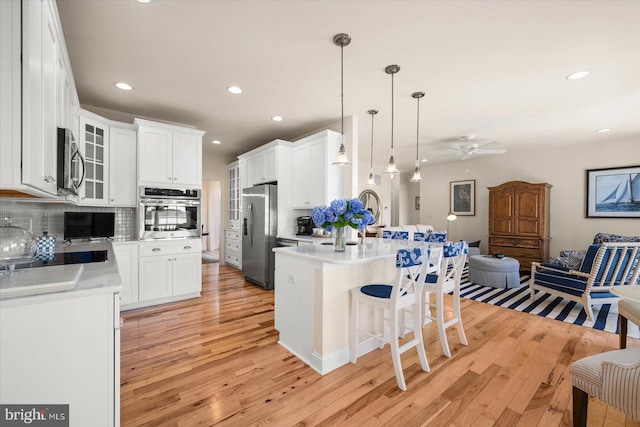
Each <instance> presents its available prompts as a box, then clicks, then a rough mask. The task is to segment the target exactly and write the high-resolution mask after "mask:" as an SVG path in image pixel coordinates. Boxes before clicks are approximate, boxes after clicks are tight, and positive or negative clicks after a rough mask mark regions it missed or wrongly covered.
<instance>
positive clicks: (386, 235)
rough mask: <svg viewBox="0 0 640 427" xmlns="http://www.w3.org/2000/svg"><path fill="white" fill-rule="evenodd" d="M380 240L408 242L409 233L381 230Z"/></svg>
mask: <svg viewBox="0 0 640 427" xmlns="http://www.w3.org/2000/svg"><path fill="white" fill-rule="evenodd" d="M382 238H383V239H393V240H409V232H408V231H391V230H382Z"/></svg>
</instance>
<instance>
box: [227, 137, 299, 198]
mask: <svg viewBox="0 0 640 427" xmlns="http://www.w3.org/2000/svg"><path fill="white" fill-rule="evenodd" d="M290 146H291V143H290V142H288V141H282V140H279V139H276V140H274V141H271V142H270V143H268V144H265V145H263V146H262V147H258V148H256V149H255V150H251V151H249V152H248V153H244V154H242V155H240V156H238V159H240V175H241V177H242V178H241V184H242V185H244V186H243V187H242V188H247V187H251V186H253V185H259V184H264V183H267V182H276V181H278V175H279V173H280V171H279V168H280V167H282V162H281V159H280V157H281V154H282V152H283V150H290V148H289V147H290Z"/></svg>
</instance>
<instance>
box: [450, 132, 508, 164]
mask: <svg viewBox="0 0 640 427" xmlns="http://www.w3.org/2000/svg"><path fill="white" fill-rule="evenodd" d="M462 139H463V140H464V143H463V144H462V145H450V146H449V148H450V149H452V150H456V151H457V153H455V154H449V155H448V156H458V157H459V158H460V160H466V159H468V158H470V157H473V156H477V155H481V154H504V153H506V152H507V150H506V149H504V148H490V147H495V146H500V142H498V141H491V142H487V143H484V144H478V143H475V142H473V141H472V140H473V137H472V136H463V137H462ZM443 157H444V156H443Z"/></svg>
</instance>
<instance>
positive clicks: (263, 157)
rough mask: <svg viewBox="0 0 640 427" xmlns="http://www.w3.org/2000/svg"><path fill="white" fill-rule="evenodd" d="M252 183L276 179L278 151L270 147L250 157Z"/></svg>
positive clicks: (262, 182)
mask: <svg viewBox="0 0 640 427" xmlns="http://www.w3.org/2000/svg"><path fill="white" fill-rule="evenodd" d="M251 162H252V171H253V185H257V184H264V183H266V182H274V181H277V180H278V151H277V147H271V148H268V149H266V150H263V151H260V152H258V153H256V154H255V155H254V156H253V157H252V159H251Z"/></svg>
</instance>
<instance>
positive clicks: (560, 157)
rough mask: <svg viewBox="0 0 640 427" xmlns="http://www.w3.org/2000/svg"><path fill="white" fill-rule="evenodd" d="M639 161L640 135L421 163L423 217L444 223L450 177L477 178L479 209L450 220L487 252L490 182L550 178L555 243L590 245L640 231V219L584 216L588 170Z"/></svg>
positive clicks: (453, 231)
mask: <svg viewBox="0 0 640 427" xmlns="http://www.w3.org/2000/svg"><path fill="white" fill-rule="evenodd" d="M638 164H640V145H639V144H638V140H637V139H631V138H626V139H622V140H619V141H618V142H614V143H611V142H609V143H607V144H606V145H604V144H584V145H574V146H572V147H559V148H557V149H555V150H553V151H549V150H539V151H535V150H531V151H527V152H518V153H507V154H504V155H499V156H490V157H484V158H479V159H474V160H465V161H458V162H454V163H446V164H441V165H429V166H425V165H423V166H422V168H421V171H422V177H423V178H424V182H423V183H422V185H421V191H420V195H421V201H422V203H421V205H422V206H421V212H420V222H421V223H425V224H432V225H433V226H434V227H435V228H436V229H445V228H446V225H447V224H446V219H445V217H446V215H447V213H448V212H449V182H450V181H462V180H469V179H475V180H476V214H475V216H459V217H458V219H457V220H456V221H454V222H452V223H451V225H450V236H451V239H452V240H457V239H466V240H470V241H473V240H479V239H482V243H481V249H482V251H483V252H486V251H487V233H488V211H489V191H488V190H487V187H493V186H496V185H500V184H502V183H503V182H507V181H516V180H520V181H527V182H531V183H541V182H546V183H549V184H551V185H553V187H552V188H551V206H550V208H551V224H550V234H551V248H550V255H551V256H557V255H558V253H559V251H560V250H562V249H586V248H587V246H588V245H589V244H590V243H591V242H592V241H593V236H594V235H595V234H596V233H598V232H606V233H614V234H621V235H634V236H637V235H640V220H639V219H637V218H636V219H616V218H586V217H585V203H586V196H585V193H586V178H585V177H586V170H587V169H600V168H607V167H618V166H631V165H638Z"/></svg>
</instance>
